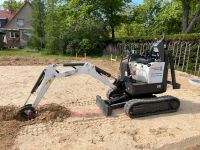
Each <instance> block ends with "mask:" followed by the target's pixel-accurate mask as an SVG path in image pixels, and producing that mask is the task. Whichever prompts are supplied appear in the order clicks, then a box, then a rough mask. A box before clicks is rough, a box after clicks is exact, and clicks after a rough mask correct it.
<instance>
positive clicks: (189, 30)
mask: <svg viewBox="0 0 200 150" xmlns="http://www.w3.org/2000/svg"><path fill="white" fill-rule="evenodd" d="M199 21H200V11H198V12H197V13H196V15H195V16H194V17H193V18H192V21H191V22H190V24H189V26H188V27H187V29H186V30H185V33H190V32H191V31H192V29H193V27H194V26H195V24H196V23H197V22H199Z"/></svg>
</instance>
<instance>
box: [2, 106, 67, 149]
mask: <svg viewBox="0 0 200 150" xmlns="http://www.w3.org/2000/svg"><path fill="white" fill-rule="evenodd" d="M18 110H19V107H16V106H0V141H1V142H0V149H1V150H4V149H5V150H7V149H9V148H11V147H12V146H13V144H14V141H15V138H16V137H17V135H18V134H19V131H20V129H21V128H22V127H23V126H27V125H32V124H37V123H45V122H48V121H51V122H61V121H63V120H64V119H66V118H68V117H70V115H71V112H70V111H69V110H68V109H67V108H65V107H63V106H60V105H58V104H47V105H44V106H40V107H38V109H37V112H38V115H37V117H36V118H35V119H34V120H29V121H23V119H22V118H21V117H20V115H19V113H18Z"/></svg>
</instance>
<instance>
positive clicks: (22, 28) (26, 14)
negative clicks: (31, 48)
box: [1, 1, 32, 48]
mask: <svg viewBox="0 0 200 150" xmlns="http://www.w3.org/2000/svg"><path fill="white" fill-rule="evenodd" d="M31 20H32V8H31V4H30V3H29V2H28V1H25V2H24V5H23V6H22V7H21V8H20V9H19V10H18V11H17V12H16V13H15V14H14V15H13V14H10V16H9V15H7V16H6V15H5V17H4V19H3V17H2V19H1V24H2V28H1V29H2V30H3V32H4V33H5V37H4V42H6V47H10V48H13V47H25V46H27V41H28V38H29V37H30V36H31V29H32V27H31ZM5 24H6V25H5Z"/></svg>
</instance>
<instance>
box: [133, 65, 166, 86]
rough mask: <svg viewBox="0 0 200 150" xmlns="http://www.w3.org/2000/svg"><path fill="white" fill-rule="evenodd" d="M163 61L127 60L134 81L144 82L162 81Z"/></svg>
mask: <svg viewBox="0 0 200 150" xmlns="http://www.w3.org/2000/svg"><path fill="white" fill-rule="evenodd" d="M164 66H165V62H151V63H149V64H142V63H136V62H129V68H130V73H131V76H132V78H133V79H134V80H136V81H141V82H144V83H149V84H153V83H162V81H163V72H164Z"/></svg>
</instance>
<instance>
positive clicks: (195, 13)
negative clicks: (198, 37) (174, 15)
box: [181, 0, 200, 33]
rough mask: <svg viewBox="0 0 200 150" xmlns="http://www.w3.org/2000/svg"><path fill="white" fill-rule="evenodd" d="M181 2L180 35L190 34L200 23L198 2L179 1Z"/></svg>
mask: <svg viewBox="0 0 200 150" xmlns="http://www.w3.org/2000/svg"><path fill="white" fill-rule="evenodd" d="M181 2H182V11H183V15H182V33H190V32H191V31H192V30H193V28H194V27H195V25H196V24H197V23H198V22H200V1H199V0H181Z"/></svg>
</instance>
